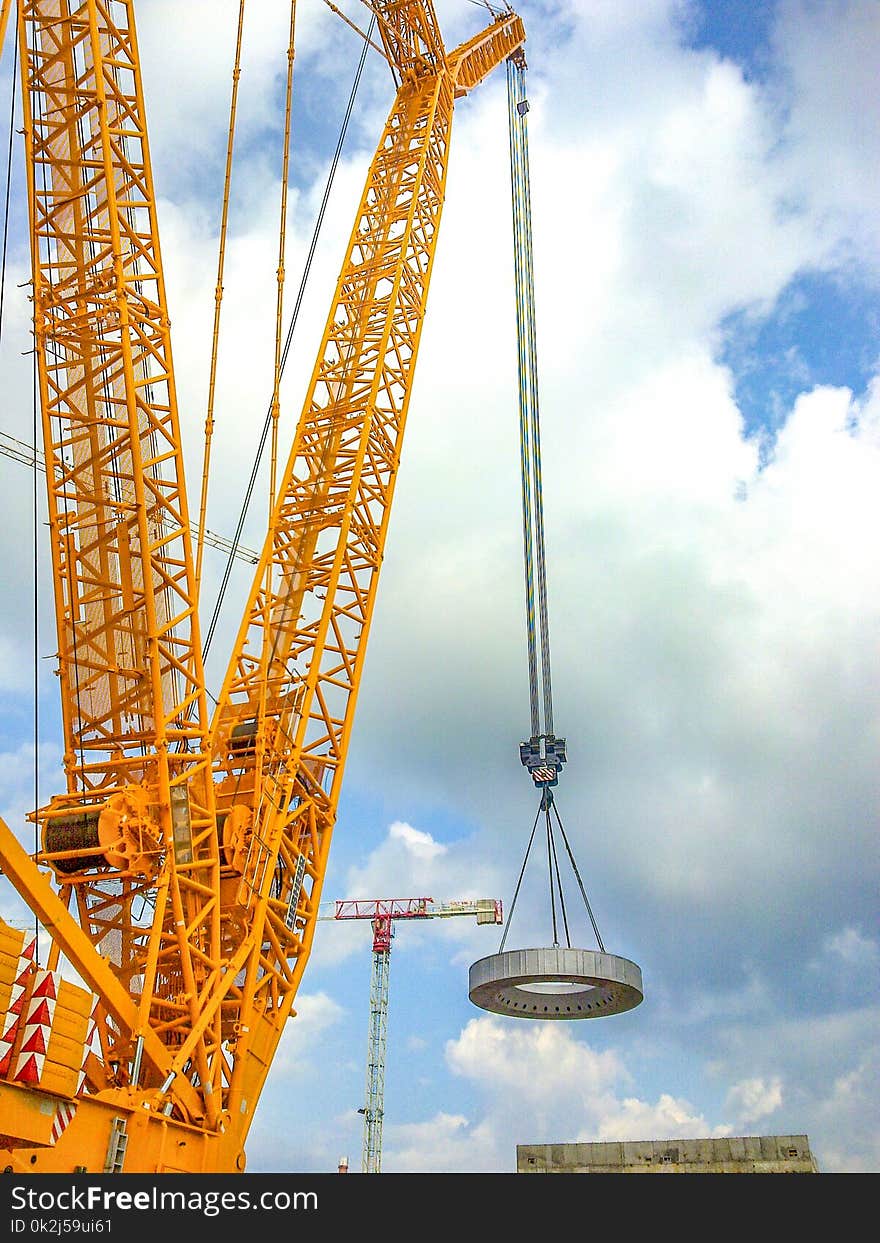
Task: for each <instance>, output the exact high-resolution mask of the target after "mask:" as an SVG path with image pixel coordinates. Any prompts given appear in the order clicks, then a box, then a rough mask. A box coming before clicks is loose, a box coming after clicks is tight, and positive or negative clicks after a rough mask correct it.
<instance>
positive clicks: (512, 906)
mask: <svg viewBox="0 0 880 1243" xmlns="http://www.w3.org/2000/svg"><path fill="white" fill-rule="evenodd" d="M542 810H543V807H539V808H538V814H537V815H536V816H535V823H534V824H533V825H532V832H531V834H530V836H529V844H528V845H527V846H526V853H525V858H524V859H523V861H522V867H521V868H520V870H519V879H518V880H517V882H516V889H515V890H514V891H513V900H512V901H511V903H510V910H509V912H508V915H507V923H506V924H505V925H504V932H503V933H502V934H501V944H500V945H499V947H498V953H499V954H502V953H503V952H504V944H505V942H506V941H507V934H508V932H509V931H510V925H511V923H512V921H513V912H514V911H515V909H516V900H517V898H518V897H519V890H520V886H521V885H522V881H523V876H524V875H525V871H526V864H527V863H528V861H529V851H530V850H531V849H532V842H533V841H534V840H535V830H536V829H537V827H538V821H539V820H540V818H541V812H542Z"/></svg>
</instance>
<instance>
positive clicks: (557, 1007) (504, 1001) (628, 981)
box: [468, 946, 644, 1019]
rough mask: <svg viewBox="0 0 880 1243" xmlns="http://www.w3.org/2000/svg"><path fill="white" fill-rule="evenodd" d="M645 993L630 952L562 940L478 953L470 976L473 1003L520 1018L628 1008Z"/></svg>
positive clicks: (582, 1015) (592, 1015)
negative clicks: (607, 950) (567, 945)
mask: <svg viewBox="0 0 880 1243" xmlns="http://www.w3.org/2000/svg"><path fill="white" fill-rule="evenodd" d="M643 996H644V994H643V992H642V972H641V970H640V968H639V967H638V966H636V964H635V963H634V962H630V960H629V959H628V958H619V957H618V956H617V955H616V954H605V953H600V952H599V951H598V950H580V949H571V948H563V947H560V946H549V947H547V948H545V949H521V950H507V951H506V952H505V953H502V954H491V955H490V956H489V957H488V958H480V959H478V960H477V962H475V963H474V964H473V965H472V966H471V969H470V976H469V982H468V997H469V998H470V1000H471V1001H472V1002H473V1003H474V1005H475V1006H479V1007H480V1009H481V1010H489V1011H491V1013H492V1014H507V1015H510V1016H512V1017H513V1018H521V1019H597V1018H602V1017H603V1016H605V1015H609V1014H623V1013H624V1012H625V1011H626V1010H632V1009H634V1008H635V1007H636V1006H637V1005H639V1003H640V1002H641V1001H642V998H643Z"/></svg>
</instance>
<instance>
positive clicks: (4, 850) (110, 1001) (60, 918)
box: [0, 818, 201, 1116]
mask: <svg viewBox="0 0 880 1243" xmlns="http://www.w3.org/2000/svg"><path fill="white" fill-rule="evenodd" d="M0 867H2V871H3V874H4V875H5V876H7V877H8V878H9V880H10V881H11V882H12V884H13V885H14V886H15V888H16V889H17V890H18V892H19V894H20V895H21V897H22V898H23V899H24V900H25V902H27V904H28V906H29V907H30V909H31V910H32V911H33V913H34V915H35V916H36V917H37V919H38V920H39V921H40V923H41V924H42V925H43V927H44V928H45V929H46V931H47V932H48V933H49V935H50V936H51V937H52V940H53V942H54V943H55V944H56V945H57V946H58V947H59V949H60V950H61V952H62V953H63V954H64V956H65V957H66V958H67V959H68V961H69V962H70V964H71V966H72V967H73V968H74V970H75V971H77V972H78V974H79V975H80V977H81V978H82V980H83V982H84V983H85V984H86V985H87V986H88V987H89V988H90V989H91V990H92V992H93V993H94V994H95V995H96V996H97V997H99V998H100V1001H101V1004H102V1006H103V1007H104V1008H105V1009H106V1010H107V1011H108V1013H109V1014H111V1015H112V1016H113V1018H114V1019H115V1021H116V1022H117V1023H118V1025H119V1028H120V1032H121V1034H122V1036H123V1038H124V1040H125V1042H126V1043H127V1044H128V1045H129V1046H130V1048H129V1058H130V1057H132V1056H133V1046H134V1041H135V1039H136V1037H137V1036H143V1040H144V1057H145V1058H146V1059H147V1060H148V1061H149V1062H151V1063H152V1065H153V1066H154V1067H155V1069H156V1071H157V1073H158V1075H159V1076H160V1077H161V1079H162V1080H163V1081H164V1080H165V1079H166V1078H167V1077H168V1075H169V1073H170V1071H171V1054H170V1052H169V1050H168V1049H166V1048H165V1046H164V1045H163V1044H162V1043H161V1041H160V1040H159V1038H158V1037H157V1036H156V1034H155V1033H154V1032H153V1031H152V1030H151V1029H150V1028H149V1027H147V1028H143V1027H141V1026H140V1024H139V1018H138V1011H137V1007H136V1006H135V1004H134V1002H133V1001H132V998H131V994H130V993H129V992H128V991H127V990H126V989H125V988H124V987H123V985H122V984H121V983H120V982H119V980H118V979H117V978H116V976H115V975H114V974H113V971H112V970H111V968H110V965H109V963H108V962H107V959H106V958H102V956H101V955H100V954H99V953H98V951H97V950H96V949H95V947H94V945H93V944H92V942H91V941H90V940H89V938H88V937H87V936H86V934H85V933H84V932H83V930H82V928H80V926H79V924H78V923H77V922H76V920H75V919H74V918H73V916H72V915H71V914H70V912H69V911H68V910H67V908H66V907H65V905H64V903H63V902H62V901H61V899H60V898H59V897H58V895H57V894H56V893H55V891H54V889H53V888H52V886H51V885H50V883H49V880H48V878H47V877H46V876H44V875H43V874H42V872H40V870H39V868H38V867H37V866H36V864H35V863H34V861H33V860H32V859H31V857H30V855H29V854H28V853H27V851H26V850H25V849H24V847H23V846H22V845H21V843H20V842H19V840H18V838H17V837H16V836H15V834H14V833H13V832H12V830H11V829H10V828H9V825H8V824H6V822H5V820H3V819H2V818H0ZM170 1095H171V1096H172V1097H178V1098H179V1099H180V1101H181V1103H182V1104H183V1105H184V1106H185V1108H186V1111H187V1113H188V1114H189V1115H190V1116H198V1115H199V1114H200V1113H201V1108H200V1101H199V1097H198V1095H197V1094H196V1093H195V1092H194V1091H193V1089H192V1087H191V1086H190V1084H189V1082H188V1081H187V1080H186V1079H184V1078H182V1077H180V1076H177V1077H176V1078H175V1080H174V1082H173V1084H172V1085H171V1089H170Z"/></svg>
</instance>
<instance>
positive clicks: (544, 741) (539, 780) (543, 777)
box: [499, 49, 605, 953]
mask: <svg viewBox="0 0 880 1243" xmlns="http://www.w3.org/2000/svg"><path fill="white" fill-rule="evenodd" d="M507 107H508V127H509V135H510V187H511V209H512V216H513V249H514V286H515V296H516V340H517V373H518V382H519V387H518V399H519V434H520V469H521V475H522V532H523V561H524V570H525V600H526V639H527V648H528V673H529V709H530V721H531V736H530V738H529V740H528V742H524V743H522V744H521V745H520V760H521V762H522V764H523V765H524V766H525V768H526V769H527V771H528V772H529V775H530V776H531V778H532V780H533V782H534V784H535V785H536V786H537V787H538V789H539V790H540V791H541V799H540V804H539V807H538V814H537V816H536V817H535V823H534V825H533V826H532V832H531V834H530V836H529V841H528V845H527V847H526V852H525V857H524V859H523V862H522V868H521V870H520V874H519V879H518V881H517V885H516V889H515V891H514V895H513V900H512V902H511V906H510V912H509V915H508V919H507V924H506V925H505V929H504V934H503V936H502V938H501V946H500V949H499V953H500V952H502V951H503V949H504V945H505V942H506V940H507V935H508V932H509V930H510V924H511V920H512V918H513V912H514V909H515V906H516V900H517V897H518V896H519V891H520V886H521V884H522V879H523V875H524V873H525V869H526V864H527V863H528V858H529V853H530V851H531V848H532V844H533V842H534V839H535V833H536V830H537V827H538V821H539V820H540V818H541V815H542V813H543V815H544V821H545V835H546V842H547V870H548V874H549V881H550V913H551V921H552V932H553V945H554V946H558V945H559V927H558V921H557V913H556V905H557V901H558V903H559V908H560V916H561V919H562V924H563V927H564V933H565V942H566V945H567V946H569V947H570V946H571V938H570V933H569V926H568V915H567V912H566V909H565V895H564V892H563V886H562V877H561V875H560V870H559V859H558V855H557V850H556V841H555V837H554V827H553V821H552V819H551V815H552V816H553V818H555V821H556V825H557V826H558V829H559V832H560V834H561V836H562V840H563V843H564V845H565V849H566V852H567V854H568V858H569V862H570V863H571V866H572V869H573V871H574V875H575V879H576V881H577V884H578V887H579V889H580V893H581V897H582V898H583V901H584V905H585V907H586V910H587V914H588V915H589V918H590V923H591V925H592V928H593V932H594V934H595V936H596V940H597V942H598V944H599V949H600V950H601V951H602V952H604V948H605V947H604V945H603V943H602V937H601V935H600V933H599V929H598V927H597V925H596V920H595V918H594V917H593V911H592V909H591V907H590V903H589V900H588V898H587V894H586V890H585V889H584V885H583V882H582V880H581V877H580V873H579V871H578V868H577V864H576V862H575V859H574V854H573V852H572V849H571V845H570V843H569V840H568V837H567V835H566V833H565V828H564V827H563V824H562V820H561V819H560V816H559V811H558V809H557V807H556V803H555V800H554V797H553V791H552V787H553V786H555V785H556V784H557V783H558V780H559V773H560V770H561V769H562V766H563V764H564V763H565V761H566V750H565V747H566V744H565V739H564V738H557V737H556V735H555V734H554V732H553V690H552V682H551V669H550V627H549V621H548V609H547V557H546V547H545V540H544V500H543V483H542V474H541V426H540V405H539V400H538V361H537V359H538V354H537V333H536V327H535V323H536V321H535V279H534V251H533V245H532V213H531V183H530V175H529V148H528V127H527V120H526V118H527V115H528V112H529V102H528V96H527V94H526V60H525V55H524V54H523V52H522V49H520V50H519V51H518V52H516V53H515V54H514V55H513V56H511V57H510V58H509V59H508V61H507Z"/></svg>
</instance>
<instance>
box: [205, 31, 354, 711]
mask: <svg viewBox="0 0 880 1243" xmlns="http://www.w3.org/2000/svg"><path fill="white" fill-rule="evenodd" d="M373 25H374V21H371V22H370V27H369V33H372V30H373ZM368 50H369V45H368V44H367V43H366V42H365V43H364V45H363V47H362V49H361V54H360V59H359V60H358V65H357V69H356V70H355V76H354V81H353V83H352V87H351V93H350V94H349V98H348V104H347V105H346V109H345V114H344V116H343V120H342V126H341V128H340V131H339V137H338V139H337V142H336V149H335V151H334V153H333V159H332V160H331V162H330V170H329V173H328V175H327V182H326V185H325V187H324V193H323V197H322V199H321V205H320V207H319V209H318V216H317V219H316V221H315V227H314V229H313V231H312V238H311V242H310V245H309V250H308V254H307V256H306V261H305V266H304V268H303V273H302V277H301V279H300V284H299V289H298V291H297V295H296V300H295V302H294V307H293V311H292V312H291V317H290V322H289V325H288V328H287V336H286V339H285V342H284V349H283V351H282V354H281V374H282V375H283V374H284V368H285V365H286V363H287V357H288V354H289V352H290V346H291V342H292V340H293V332H294V329H295V327H296V322H297V319H298V318H299V312H300V308H301V306H302V301H303V296H304V294H305V288H306V283H307V281H308V278H309V274H310V272H311V268H312V262H313V260H314V256H315V250H316V248H317V245H318V238H319V236H320V232H321V226H322V224H323V223H324V216H325V214H326V211H327V203H328V201H329V198H330V191H331V189H332V186H333V181H334V179H335V177H336V170H337V167H338V165H339V159H340V156H341V154H342V147H343V143H344V142H345V137H346V134H347V133H348V125H349V121H350V119H351V114H352V110H353V108H354V102H355V97H356V95H357V90H358V86H359V85H360V80H361V75H362V73H363V68H364V64H365V62H366V59H367V52H368ZM271 422H272V407H271V404H270V406H269V409H268V411H267V413H266V418H265V421H264V423H263V430H262V434H261V436H260V442H259V445H258V447H257V452H256V456H255V458H254V464H253V468H252V469H251V474H250V478H249V480H248V484H247V488H246V490H245V497H244V501H243V503H242V507H241V512H240V513H239V516H238V522H237V524H236V528H235V534H234V535H233V537H232V540H231V548H230V551H229V555H228V557H227V560H226V566H225V568H224V571H223V577H222V579H221V581H220V588H219V590H218V593H217V600H216V602H215V605H214V611H213V613H212V615H211V622H210V625H209V626H208V630H207V633H206V636H205V641H204V644H203V648H202V659H203V660H205V659H206V658H207V656H208V652H209V651H210V649H211V643H212V641H213V638H214V633H215V631H216V629H217V622H218V620H219V616H220V610H221V608H222V606H223V600H224V597H225V595H226V589H227V587H228V585H229V578H230V575H231V573H232V566H233V563H234V561H235V554H236V550H237V549H238V544H239V541H240V539H241V533H242V531H243V529H244V524H245V519H246V518H247V512H248V509H249V507H250V502H251V498H252V496H253V492H254V487H255V485H256V480H257V475H258V473H259V469H260V463H261V461H262V457H263V450H264V448H265V446H266V438H267V437H268V434H269V428H270V426H271ZM211 698H212V699H213V698H214V697H213V695H212V696H211ZM214 702H215V703H216V702H217V701H216V699H215V700H214Z"/></svg>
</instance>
